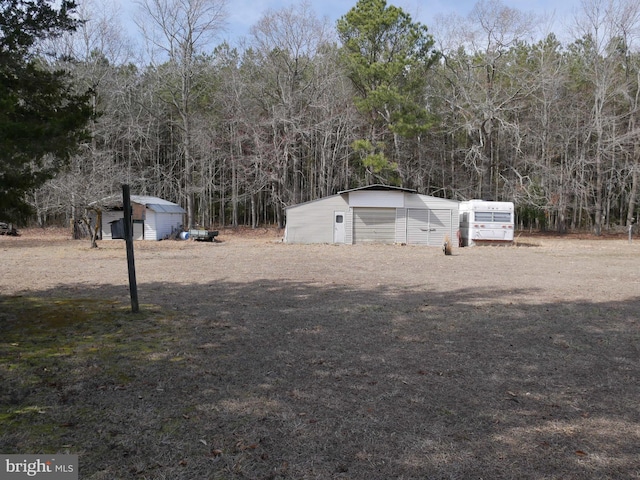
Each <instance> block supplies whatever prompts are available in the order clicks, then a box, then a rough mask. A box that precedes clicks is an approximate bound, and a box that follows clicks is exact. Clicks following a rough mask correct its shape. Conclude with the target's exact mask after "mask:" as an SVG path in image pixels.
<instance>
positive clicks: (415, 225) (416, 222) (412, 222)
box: [407, 208, 431, 245]
mask: <svg viewBox="0 0 640 480" xmlns="http://www.w3.org/2000/svg"><path fill="white" fill-rule="evenodd" d="M430 229H431V226H430V225H429V210H427V209H426V208H424V209H414V208H412V209H409V210H408V211H407V243H408V244H409V245H429V230H430Z"/></svg>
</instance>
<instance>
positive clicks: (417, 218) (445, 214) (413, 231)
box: [407, 208, 457, 246]
mask: <svg viewBox="0 0 640 480" xmlns="http://www.w3.org/2000/svg"><path fill="white" fill-rule="evenodd" d="M456 214H457V212H456ZM452 219H453V212H452V210H449V209H437V210H429V209H415V208H412V209H409V210H408V214H407V243H408V244H411V245H431V246H439V245H442V244H443V243H444V237H445V236H446V235H448V236H449V238H450V239H454V238H455V237H454V233H455V232H454V231H453V230H454V228H453V222H452ZM456 228H457V227H456Z"/></svg>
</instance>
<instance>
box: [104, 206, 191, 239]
mask: <svg viewBox="0 0 640 480" xmlns="http://www.w3.org/2000/svg"><path fill="white" fill-rule="evenodd" d="M101 203H102V204H104V205H106V206H105V207H103V209H102V215H101V219H102V224H101V228H100V231H101V238H102V239H103V240H111V223H112V222H115V221H117V220H120V219H121V218H123V217H124V209H123V206H122V196H120V197H119V198H118V197H113V198H111V199H109V200H107V201H103V202H101ZM131 210H132V221H133V239H134V240H162V239H164V238H168V237H169V235H171V233H172V232H174V231H175V230H182V225H183V223H184V222H183V218H184V214H185V213H186V212H185V210H184V209H183V208H182V207H181V206H180V205H178V204H176V203H173V202H170V201H168V200H163V199H162V198H158V197H148V196H143V195H131Z"/></svg>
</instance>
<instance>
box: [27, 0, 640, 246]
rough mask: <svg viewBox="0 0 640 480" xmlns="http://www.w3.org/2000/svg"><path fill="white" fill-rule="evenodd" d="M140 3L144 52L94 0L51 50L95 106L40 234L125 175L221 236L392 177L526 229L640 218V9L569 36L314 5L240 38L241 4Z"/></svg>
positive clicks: (527, 22) (600, 10)
mask: <svg viewBox="0 0 640 480" xmlns="http://www.w3.org/2000/svg"><path fill="white" fill-rule="evenodd" d="M136 3H137V7H138V10H137V11H138V14H139V17H137V21H136V24H137V25H138V29H139V31H138V34H139V39H138V40H137V41H136V43H134V40H133V39H132V38H131V37H130V36H128V35H130V33H129V32H126V31H124V30H123V29H122V20H121V19H119V18H118V12H117V11H114V10H110V9H109V7H105V6H103V5H102V4H101V2H99V1H97V0H87V1H83V2H81V4H80V6H79V9H78V15H79V18H81V19H83V20H86V21H85V22H84V23H83V24H82V25H80V27H79V28H78V29H77V31H76V32H74V33H73V34H68V35H65V36H62V37H60V38H56V39H55V40H52V41H50V42H48V43H47V44H45V45H43V46H42V47H43V52H45V51H47V49H48V51H55V52H56V54H57V55H56V59H55V60H53V59H52V58H50V57H47V56H45V55H43V56H42V64H43V65H44V66H45V67H47V68H52V69H59V68H64V69H65V70H67V71H68V72H69V73H70V74H71V76H72V78H73V82H74V86H75V88H77V89H78V92H87V91H88V92H89V93H90V95H89V98H90V103H91V108H92V109H93V113H94V115H93V116H92V120H91V122H90V125H89V126H88V133H89V136H88V141H87V142H86V143H84V144H83V145H82V146H81V148H80V149H79V150H78V151H77V152H75V154H74V155H73V156H72V157H71V158H70V161H69V163H68V164H67V166H66V167H65V168H64V169H62V170H60V171H59V172H58V173H57V174H56V175H55V176H54V177H53V178H52V179H51V180H49V181H48V182H47V183H45V184H44V185H43V186H41V187H40V188H38V189H36V190H33V191H32V192H30V193H29V195H28V202H29V204H30V205H31V206H32V207H33V209H34V211H35V212H36V214H35V217H34V218H35V221H36V222H37V223H38V224H40V225H50V224H53V223H61V222H65V223H67V222H69V221H78V219H81V218H82V217H83V216H85V214H86V212H87V211H88V210H87V209H89V211H90V210H91V209H99V208H100V205H101V204H100V202H101V201H102V199H105V198H107V197H109V196H111V195H114V194H119V193H120V192H121V185H122V184H123V183H126V184H129V185H130V187H131V191H132V193H135V194H138V195H153V196H159V197H162V198H165V199H167V200H171V201H174V202H176V203H178V204H180V205H181V206H183V207H184V208H185V210H187V215H186V219H185V222H186V223H188V224H189V225H200V226H204V227H211V226H238V225H247V226H252V227H257V226H260V225H278V226H283V225H284V222H285V215H284V209H285V208H286V207H287V206H289V205H294V204H297V203H300V202H305V201H310V200H314V199H317V198H321V197H324V196H327V195H332V194H335V193H337V192H339V191H342V190H346V189H350V188H355V187H359V186H363V185H368V184H372V183H382V184H388V185H397V186H402V187H405V188H412V189H416V190H417V191H418V192H419V193H422V194H427V195H434V196H439V197H446V198H450V199H456V200H466V199H472V198H482V199H488V200H501V201H513V202H514V203H515V204H516V208H517V212H518V213H517V219H518V223H519V226H521V227H526V228H540V229H549V230H556V231H559V232H565V231H568V230H572V229H590V230H592V231H594V232H595V233H596V234H600V233H602V231H603V230H607V229H612V228H616V227H625V226H628V225H630V224H632V223H633V221H634V219H635V218H636V198H637V192H638V180H639V178H638V171H639V162H640V129H639V128H638V126H637V124H636V122H637V120H638V118H639V114H640V112H639V109H638V106H639V102H640V53H639V52H638V34H639V33H640V31H639V27H640V3H639V2H637V1H634V0H611V1H603V0H586V1H584V2H583V3H582V10H581V11H579V12H576V16H575V18H574V19H572V20H571V28H570V29H569V28H568V29H567V31H570V32H571V35H570V38H571V39H570V40H564V41H561V40H560V38H561V36H560V35H558V34H556V33H554V32H544V26H545V20H544V19H542V18H539V17H536V16H535V15H533V14H532V13H527V12H524V11H520V10H516V9H513V8H509V7H506V6H505V5H504V4H502V3H501V2H500V1H499V0H481V1H480V2H478V3H477V4H476V5H475V7H474V8H473V10H472V11H471V13H470V14H469V16H468V17H464V18H461V17H454V16H451V17H440V18H439V19H438V21H436V22H435V25H428V26H425V25H421V24H419V23H417V22H415V21H413V19H412V18H411V16H410V15H409V14H408V13H406V12H405V11H403V10H402V9H400V8H398V7H395V6H393V5H391V4H387V2H385V1H384V0H360V1H358V2H356V3H354V5H353V8H352V9H351V10H349V11H348V12H347V13H346V14H345V15H344V16H343V17H341V18H340V19H339V20H338V22H337V23H332V22H329V21H328V20H326V19H323V18H320V17H319V16H318V15H317V14H316V13H315V12H314V10H313V8H312V6H311V5H310V4H309V3H305V2H301V3H298V4H295V5H293V6H291V7H287V8H284V9H282V10H277V11H267V12H265V13H264V14H263V16H262V18H261V19H260V20H259V21H258V22H257V23H256V24H255V25H254V26H253V28H252V29H251V33H250V35H249V36H247V37H246V38H242V39H240V40H239V41H238V42H237V44H236V45H230V44H229V43H217V42H216V38H218V36H219V35H220V33H221V32H222V28H223V26H224V21H225V18H226V15H227V14H226V11H227V10H226V9H227V8H228V5H227V4H225V2H224V0H188V1H187V0H138V1H137V2H136ZM540 32H544V33H543V34H541V33H540ZM566 33H567V32H563V34H565V35H564V36H565V37H566ZM563 38H564V37H563ZM51 161H54V159H51ZM67 224H68V223H67ZM186 226H187V225H185V227H186Z"/></svg>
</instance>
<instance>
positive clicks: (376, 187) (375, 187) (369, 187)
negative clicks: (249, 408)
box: [338, 183, 418, 195]
mask: <svg viewBox="0 0 640 480" xmlns="http://www.w3.org/2000/svg"><path fill="white" fill-rule="evenodd" d="M360 190H393V191H398V192H407V193H418V191H417V190H414V189H412V188H403V187H394V186H393V185H382V184H380V183H376V184H374V185H366V186H364V187H357V188H351V189H349V190H342V191H341V192H338V195H340V194H343V193H349V192H357V191H360Z"/></svg>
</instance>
